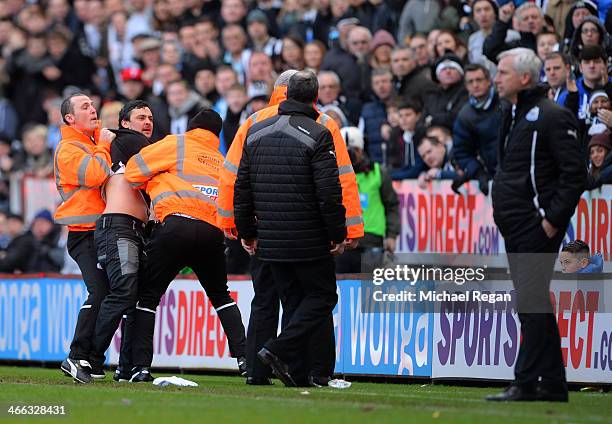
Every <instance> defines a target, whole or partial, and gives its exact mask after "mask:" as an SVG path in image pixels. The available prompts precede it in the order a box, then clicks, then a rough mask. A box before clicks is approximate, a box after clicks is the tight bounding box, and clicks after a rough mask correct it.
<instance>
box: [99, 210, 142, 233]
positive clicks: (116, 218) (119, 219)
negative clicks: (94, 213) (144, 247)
mask: <svg viewBox="0 0 612 424" xmlns="http://www.w3.org/2000/svg"><path fill="white" fill-rule="evenodd" d="M113 223H114V224H120V225H129V226H131V227H132V229H134V230H137V229H140V230H144V228H145V223H144V222H142V221H141V220H140V219H138V218H134V217H133V216H131V215H128V214H125V213H107V214H104V215H102V216H101V217H100V218H98V222H97V223H96V227H98V228H109V227H111V226H112V225H113Z"/></svg>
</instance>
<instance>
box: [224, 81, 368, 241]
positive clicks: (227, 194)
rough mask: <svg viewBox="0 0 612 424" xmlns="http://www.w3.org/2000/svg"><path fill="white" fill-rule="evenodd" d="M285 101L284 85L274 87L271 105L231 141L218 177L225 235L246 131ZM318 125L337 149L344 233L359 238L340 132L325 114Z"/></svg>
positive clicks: (354, 191)
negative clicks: (331, 139)
mask: <svg viewBox="0 0 612 424" xmlns="http://www.w3.org/2000/svg"><path fill="white" fill-rule="evenodd" d="M286 99H287V86H286V85H279V86H276V87H275V88H274V92H273V93H272V96H271V97H270V102H269V104H270V106H268V107H267V108H265V109H262V110H260V111H259V112H256V113H254V114H253V115H251V116H250V117H249V118H248V119H247V120H246V121H245V122H244V123H243V124H242V125H241V126H240V128H238V131H237V132H236V136H235V137H234V141H233V142H232V145H231V146H230V148H229V150H228V152H227V155H226V157H225V162H224V164H223V169H222V170H221V178H220V180H219V199H218V200H217V204H218V218H217V222H218V224H219V227H221V228H222V229H223V230H224V231H226V230H227V231H226V235H227V234H228V233H229V232H230V231H232V232H233V231H234V230H235V227H236V224H235V223H234V184H235V182H236V175H237V172H238V167H239V166H240V159H241V158H242V149H243V146H244V140H245V138H246V135H247V132H248V131H249V129H250V128H251V126H252V125H254V124H255V123H257V122H261V121H262V120H264V119H267V118H271V117H273V116H276V115H278V105H279V104H280V103H281V102H283V101H284V100H286ZM317 123H319V124H321V125H324V126H325V127H326V128H327V129H328V130H329V131H330V132H331V134H332V137H333V139H334V148H335V149H336V162H337V163H338V171H339V173H340V185H341V186H342V204H343V206H344V207H345V209H346V230H347V238H348V239H353V240H356V239H359V238H361V237H363V234H364V232H363V217H362V213H361V204H360V202H359V190H358V188H357V180H356V178H355V172H354V171H353V166H352V165H351V159H350V157H349V155H348V151H347V149H346V143H345V142H344V139H343V138H342V135H341V134H340V129H339V128H338V125H337V124H336V122H335V121H334V120H333V119H332V118H330V117H329V116H327V115H326V114H324V113H321V114H320V115H319V118H318V119H317Z"/></svg>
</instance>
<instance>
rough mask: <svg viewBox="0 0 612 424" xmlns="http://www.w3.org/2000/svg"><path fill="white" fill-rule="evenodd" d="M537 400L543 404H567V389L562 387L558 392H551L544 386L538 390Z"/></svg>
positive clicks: (540, 386)
mask: <svg viewBox="0 0 612 424" xmlns="http://www.w3.org/2000/svg"><path fill="white" fill-rule="evenodd" d="M536 400H539V401H543V402H567V401H568V396H567V387H560V388H559V389H558V390H551V389H550V388H548V387H544V386H543V385H538V387H537V388H536Z"/></svg>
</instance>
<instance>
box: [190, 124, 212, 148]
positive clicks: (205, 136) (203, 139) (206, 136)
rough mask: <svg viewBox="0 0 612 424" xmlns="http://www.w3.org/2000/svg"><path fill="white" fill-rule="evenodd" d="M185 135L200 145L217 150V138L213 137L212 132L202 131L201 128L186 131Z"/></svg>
mask: <svg viewBox="0 0 612 424" xmlns="http://www.w3.org/2000/svg"><path fill="white" fill-rule="evenodd" d="M185 134H186V135H190V136H192V137H193V138H195V139H196V140H197V141H199V142H200V143H202V144H204V145H206V146H208V147H211V148H213V149H215V150H219V137H217V136H216V135H214V134H213V133H212V132H210V131H208V130H203V129H201V128H195V129H193V130H191V131H187V132H186V133H185Z"/></svg>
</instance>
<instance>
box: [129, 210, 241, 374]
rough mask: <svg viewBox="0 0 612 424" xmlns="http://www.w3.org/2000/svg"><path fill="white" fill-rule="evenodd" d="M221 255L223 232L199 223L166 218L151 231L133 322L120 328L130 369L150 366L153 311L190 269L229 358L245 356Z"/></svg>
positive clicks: (180, 218) (183, 219) (238, 315)
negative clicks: (209, 305) (224, 340)
mask: <svg viewBox="0 0 612 424" xmlns="http://www.w3.org/2000/svg"><path fill="white" fill-rule="evenodd" d="M224 250H225V246H224V244H223V232H222V231H221V230H219V229H218V228H217V227H215V226H213V225H210V224H208V223H207V222H204V221H200V220H195V219H189V218H185V217H180V216H174V215H170V216H168V217H166V219H165V220H164V222H162V223H161V224H159V225H157V226H156V227H155V228H154V229H153V231H152V233H151V236H150V239H149V240H148V241H147V244H146V246H145V253H146V260H145V266H144V267H142V273H141V281H142V284H140V286H139V288H138V303H137V305H136V311H135V313H134V318H135V322H134V325H133V326H126V334H125V338H126V343H127V344H128V347H126V349H130V348H131V350H132V359H133V361H134V365H136V366H141V367H148V366H151V362H152V361H153V332H154V329H155V313H156V309H157V306H158V305H159V301H160V299H161V297H162V296H163V294H164V293H165V292H166V290H167V289H168V286H169V285H170V283H171V282H172V280H174V278H175V277H176V275H177V274H178V272H179V271H180V270H181V269H183V268H184V267H185V266H188V267H190V268H191V269H193V272H194V273H195V274H196V275H197V277H198V279H199V280H200V284H201V285H202V287H203V288H204V291H205V292H206V295H207V296H208V298H209V299H210V302H211V303H212V305H213V307H214V308H215V310H216V311H217V315H218V316H219V320H220V321H221V325H222V326H223V329H224V331H225V334H226V335H227V341H228V344H229V349H230V354H231V356H232V357H234V358H239V357H242V356H244V355H245V344H246V341H245V335H244V326H243V324H242V318H241V316H240V310H239V309H238V306H237V305H236V302H235V301H234V299H232V297H231V296H230V294H229V290H228V288H227V274H226V271H225V270H226V267H225V254H224Z"/></svg>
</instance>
